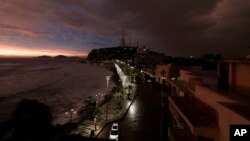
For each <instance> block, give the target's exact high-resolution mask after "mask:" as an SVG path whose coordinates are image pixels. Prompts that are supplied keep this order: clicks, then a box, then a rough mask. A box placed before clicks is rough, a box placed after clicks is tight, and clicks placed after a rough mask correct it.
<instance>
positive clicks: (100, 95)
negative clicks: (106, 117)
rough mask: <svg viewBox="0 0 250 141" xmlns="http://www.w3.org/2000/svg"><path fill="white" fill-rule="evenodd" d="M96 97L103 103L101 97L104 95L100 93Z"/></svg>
mask: <svg viewBox="0 0 250 141" xmlns="http://www.w3.org/2000/svg"><path fill="white" fill-rule="evenodd" d="M95 96H96V97H98V103H101V97H102V96H103V94H101V93H98V94H96V95H95Z"/></svg>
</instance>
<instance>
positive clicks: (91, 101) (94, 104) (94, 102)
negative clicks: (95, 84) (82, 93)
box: [85, 96, 98, 115]
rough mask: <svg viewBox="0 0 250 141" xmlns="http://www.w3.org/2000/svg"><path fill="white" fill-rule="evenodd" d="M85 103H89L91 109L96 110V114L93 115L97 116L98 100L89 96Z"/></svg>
mask: <svg viewBox="0 0 250 141" xmlns="http://www.w3.org/2000/svg"><path fill="white" fill-rule="evenodd" d="M85 103H87V105H88V106H90V107H91V108H93V109H94V113H93V115H95V114H96V112H97V110H98V106H97V100H96V98H95V97H92V96H89V97H88V98H87V99H86V100H85Z"/></svg>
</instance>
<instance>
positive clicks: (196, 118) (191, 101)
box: [171, 96, 217, 127]
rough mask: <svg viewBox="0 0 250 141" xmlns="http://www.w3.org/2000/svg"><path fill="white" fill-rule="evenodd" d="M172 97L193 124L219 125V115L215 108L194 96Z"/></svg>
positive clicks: (197, 125) (199, 125)
mask: <svg viewBox="0 0 250 141" xmlns="http://www.w3.org/2000/svg"><path fill="white" fill-rule="evenodd" d="M171 98H172V99H173V101H174V102H175V104H176V105H177V106H178V108H179V109H180V110H181V111H182V112H183V114H185V116H186V117H187V118H188V120H189V121H190V122H191V123H192V124H193V126H196V127H203V126H206V127H217V115H216V112H215V110H214V109H213V108H211V107H209V106H207V105H206V104H204V103H202V102H201V101H199V100H198V99H196V98H194V97H193V96H187V97H178V96H173V97H171Z"/></svg>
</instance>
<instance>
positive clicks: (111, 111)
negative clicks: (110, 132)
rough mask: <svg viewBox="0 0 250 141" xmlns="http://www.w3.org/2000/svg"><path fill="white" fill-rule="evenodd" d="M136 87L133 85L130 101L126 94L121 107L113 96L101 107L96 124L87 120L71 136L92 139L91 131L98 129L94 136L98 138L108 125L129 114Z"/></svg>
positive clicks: (122, 98)
mask: <svg viewBox="0 0 250 141" xmlns="http://www.w3.org/2000/svg"><path fill="white" fill-rule="evenodd" d="M135 87H136V86H135V85H133V84H132V89H131V91H130V92H131V95H130V98H131V100H128V98H127V94H125V93H124V94H123V97H121V106H120V105H119V103H118V102H119V101H118V99H117V98H115V97H114V96H113V97H112V98H111V99H110V100H109V101H107V102H106V103H105V104H103V105H102V106H101V107H100V111H99V112H98V113H97V116H96V124H95V121H94V120H93V119H87V120H85V121H83V122H81V123H79V126H78V127H77V128H76V129H75V130H73V131H72V132H71V134H78V135H82V136H85V137H90V132H91V130H95V128H96V131H95V135H94V137H96V136H97V135H98V134H99V133H100V132H101V130H102V129H103V128H104V127H105V125H106V124H108V123H111V122H114V121H116V120H118V119H121V118H123V117H124V116H125V114H126V113H127V111H128V110H129V108H130V106H131V104H132V103H133V100H134V98H135V96H136V92H135V89H136V88H135ZM107 111H108V112H107Z"/></svg>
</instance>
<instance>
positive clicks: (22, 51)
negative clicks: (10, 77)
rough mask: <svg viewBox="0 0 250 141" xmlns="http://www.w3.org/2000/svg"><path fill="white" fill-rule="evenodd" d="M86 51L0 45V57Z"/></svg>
mask: <svg viewBox="0 0 250 141" xmlns="http://www.w3.org/2000/svg"><path fill="white" fill-rule="evenodd" d="M87 54H88V53H87V52H80V51H71V50H58V49H56V50H52V49H42V48H40V49H30V48H25V47H14V46H6V45H0V56H1V57H36V56H42V55H47V56H57V55H65V56H87Z"/></svg>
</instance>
